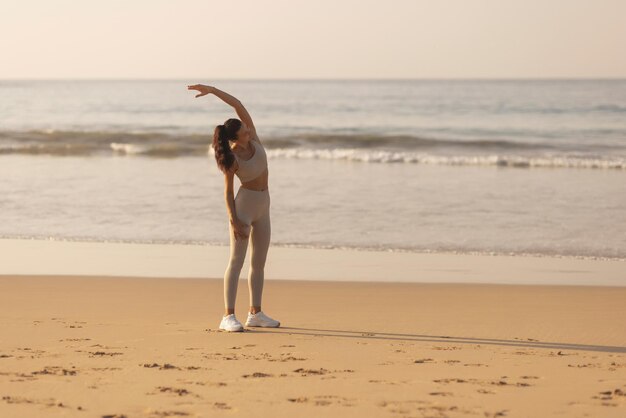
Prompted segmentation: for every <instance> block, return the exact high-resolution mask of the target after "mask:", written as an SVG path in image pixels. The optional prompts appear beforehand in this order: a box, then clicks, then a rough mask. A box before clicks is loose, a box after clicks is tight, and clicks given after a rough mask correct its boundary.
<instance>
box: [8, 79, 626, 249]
mask: <svg viewBox="0 0 626 418" xmlns="http://www.w3.org/2000/svg"><path fill="white" fill-rule="evenodd" d="M196 83H203V84H212V85H214V86H216V87H218V88H220V89H222V90H224V91H226V92H228V93H231V94H232V95H234V96H236V97H238V98H239V99H240V100H241V101H242V102H243V103H244V105H245V106H246V107H247V109H248V110H249V112H250V114H251V115H252V117H253V119H254V121H255V125H256V127H257V132H258V134H259V137H260V139H261V141H262V143H263V144H264V146H265V148H266V151H267V154H268V158H269V190H270V194H271V199H272V203H271V216H272V245H275V246H295V247H314V248H354V249H363V250H380V251H410V252H454V253H481V254H511V255H516V254H520V255H521V254H524V255H529V254H532V255H540V256H565V257H591V258H611V259H623V260H626V187H625V186H626V80H245V81H244V80H215V81H210V80H209V81H207V80H195V79H193V80H192V79H190V80H151V81H146V80H119V81H111V80H58V81H26V80H4V81H0V178H1V179H2V181H0V213H1V214H2V222H1V223H0V238H24V239H52V240H86V241H98V242H120V241H121V242H141V243H164V242H166V243H168V242H172V243H180V244H186V243H188V244H191V243H193V244H197V243H206V244H215V245H228V243H229V237H228V219H227V212H226V206H225V203H224V195H223V187H224V186H223V185H224V180H223V175H222V174H221V173H220V172H219V170H218V169H217V167H216V164H215V160H214V157H213V155H212V150H211V149H210V147H209V144H210V142H211V141H212V133H213V129H214V127H215V125H217V124H220V123H223V122H224V121H225V120H226V119H228V118H229V117H236V114H235V113H234V111H233V109H232V108H230V107H229V106H228V105H226V104H225V103H223V102H221V101H220V100H219V99H218V98H217V97H215V96H212V95H209V96H204V97H201V98H195V97H194V95H195V92H192V91H188V90H187V88H186V86H187V85H188V84H196Z"/></svg>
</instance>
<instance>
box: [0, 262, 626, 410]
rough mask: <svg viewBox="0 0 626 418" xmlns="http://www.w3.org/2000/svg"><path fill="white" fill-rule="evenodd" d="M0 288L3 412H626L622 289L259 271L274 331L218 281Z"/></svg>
mask: <svg viewBox="0 0 626 418" xmlns="http://www.w3.org/2000/svg"><path fill="white" fill-rule="evenodd" d="M563 263H565V264H567V261H563ZM452 274H454V273H452ZM457 274H458V273H457ZM0 288H1V289H2V291H1V292H0V416H2V417H40V416H46V417H55V416H59V417H61V416H65V417H74V416H76V417H127V418H132V417H168V416H171V417H174V416H176V417H187V416H188V417H212V416H242V417H248V416H277V417H293V416H303V417H308V416H311V417H313V416H342V417H357V416H358V417H363V416H368V417H463V416H468V417H469V416H480V417H498V416H500V417H504V416H506V417H530V416H534V417H550V416H567V417H584V416H588V417H621V416H624V413H625V406H626V329H625V328H624V322H623V318H624V317H625V316H626V304H625V303H624V301H626V287H611V286H548V285H542V286H540V285H528V286H521V285H493V284H433V283H428V284H424V283H375V282H331V281H300V280H291V281H289V280H266V283H265V290H264V299H263V310H264V311H265V312H267V313H268V314H269V315H270V316H273V317H275V318H277V319H279V320H281V322H282V323H281V327H280V328H277V329H267V328H266V329H262V328H246V330H245V331H244V332H240V333H227V332H223V331H218V329H217V328H218V324H219V319H220V316H221V315H222V312H223V299H222V294H223V293H222V289H223V288H222V280H221V279H220V278H214V279H194V278H187V279H182V278H172V279H167V278H136V277H135V278H124V277H97V276H93V277H68V276H66V277H63V276H48V277H45V276H2V277H0ZM247 290H248V289H247V281H246V280H245V279H244V278H242V280H240V283H239V291H238V297H237V307H236V314H237V316H238V317H239V318H240V319H245V312H246V311H247V308H248V306H247V302H248V292H247Z"/></svg>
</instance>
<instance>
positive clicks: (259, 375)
mask: <svg viewBox="0 0 626 418" xmlns="http://www.w3.org/2000/svg"><path fill="white" fill-rule="evenodd" d="M241 377H243V378H246V379H247V378H249V377H274V375H273V374H268V373H261V372H254V373H252V374H244V375H243V376H241Z"/></svg>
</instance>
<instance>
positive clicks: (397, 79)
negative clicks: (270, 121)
mask: <svg viewBox="0 0 626 418" xmlns="http://www.w3.org/2000/svg"><path fill="white" fill-rule="evenodd" d="M189 79H202V77H154V78H150V77H144V78H141V77H53V78H43V77H42V78H39V77H30V78H17V77H6V78H4V77H0V81H183V80H189ZM212 80H215V81H578V80H580V81H594V80H596V81H597V80H611V81H617V80H626V76H620V77H569V76H567V77H565V76H563V77H447V78H442V77H406V78H403V77H398V78H377V77H371V78H366V77H363V78H341V77H337V78H331V77H328V78H319V77H309V78H304V77H301V78H298V77H285V78H258V77H257V78H213V79H212Z"/></svg>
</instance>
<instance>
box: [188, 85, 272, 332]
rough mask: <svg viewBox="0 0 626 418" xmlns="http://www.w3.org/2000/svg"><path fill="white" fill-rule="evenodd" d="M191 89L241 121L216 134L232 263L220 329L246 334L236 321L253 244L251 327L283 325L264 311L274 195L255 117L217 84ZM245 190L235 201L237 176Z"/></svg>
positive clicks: (232, 121)
mask: <svg viewBox="0 0 626 418" xmlns="http://www.w3.org/2000/svg"><path fill="white" fill-rule="evenodd" d="M187 89H188V90H197V91H198V92H199V94H197V95H196V97H200V96H205V95H207V94H209V93H212V94H214V95H215V96H217V97H219V98H220V99H222V100H223V101H224V102H225V103H227V104H229V105H231V106H232V107H234V108H235V111H236V112H237V115H238V116H239V117H240V118H241V120H240V119H235V118H231V119H228V120H227V121H226V122H224V124H223V125H218V126H217V127H216V128H215V132H214V134H213V149H214V151H215V160H216V161H217V165H218V167H219V169H220V170H221V171H222V172H223V173H224V186H225V190H224V197H225V199H226V209H227V211H228V216H229V218H230V261H229V263H228V267H227V269H226V273H225V274H224V304H225V307H226V313H225V315H224V316H223V318H222V321H221V323H220V326H219V329H221V330H225V331H243V326H242V325H241V322H239V321H238V320H237V318H236V317H235V298H236V296H237V284H238V283H239V273H240V272H241V268H242V267H243V262H244V259H245V258H246V250H247V247H248V241H250V242H251V266H250V274H249V276H248V287H249V290H250V311H249V312H248V319H247V320H246V326H247V327H278V326H280V322H279V321H277V320H275V319H272V318H270V317H269V316H267V315H265V313H263V312H262V311H261V296H262V294H263V281H264V268H265V260H266V258H267V250H268V249H269V245H270V235H271V224H270V194H269V190H268V188H267V180H268V169H267V155H266V153H265V149H264V148H263V145H262V144H261V141H260V139H259V137H258V136H257V133H256V129H255V127H254V123H252V119H251V118H250V114H249V113H248V111H247V110H246V108H245V107H244V106H243V104H241V102H240V101H239V100H238V99H237V98H235V97H233V96H231V95H230V94H228V93H226V92H224V91H221V90H219V89H217V88H215V87H213V86H205V85H202V84H195V85H192V86H187ZM235 174H236V175H237V177H239V180H240V181H241V187H240V188H239V189H238V190H237V196H236V197H233V179H234V175H235Z"/></svg>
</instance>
